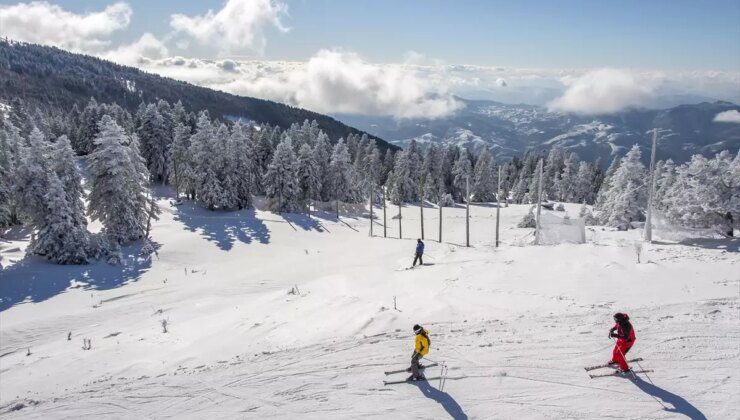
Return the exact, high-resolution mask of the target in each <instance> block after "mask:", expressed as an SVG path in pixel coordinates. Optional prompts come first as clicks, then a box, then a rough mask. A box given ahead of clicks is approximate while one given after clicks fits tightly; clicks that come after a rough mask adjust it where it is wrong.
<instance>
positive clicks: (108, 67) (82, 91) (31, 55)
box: [0, 40, 397, 151]
mask: <svg viewBox="0 0 740 420" xmlns="http://www.w3.org/2000/svg"><path fill="white" fill-rule="evenodd" d="M14 97H19V98H22V99H23V100H24V101H25V102H26V104H28V105H34V106H39V107H41V108H42V109H45V108H48V107H57V108H61V109H64V110H65V111H68V110H69V109H71V108H72V106H73V105H74V104H77V105H78V106H79V107H80V109H82V108H83V107H84V106H85V104H87V102H88V101H89V99H90V98H91V97H93V98H95V100H96V101H98V102H100V103H112V102H116V103H118V104H119V105H120V106H121V107H123V108H125V109H127V110H128V111H130V112H134V111H135V110H136V108H137V107H138V106H139V104H140V103H141V102H155V101H157V100H159V99H164V100H167V101H168V102H170V103H175V102H177V101H182V103H183V105H184V106H185V107H186V108H187V109H188V110H190V111H196V112H197V111H200V110H203V109H206V110H208V112H209V113H210V115H211V117H216V118H221V119H246V120H253V121H256V122H259V123H267V124H270V125H273V126H275V125H277V126H281V127H283V128H287V127H289V126H290V125H291V124H292V123H299V124H300V123H303V121H304V120H306V119H308V120H316V121H317V122H318V124H319V127H320V128H321V129H322V130H324V132H325V133H326V134H327V135H328V136H329V137H330V138H331V139H332V140H336V139H338V138H340V137H344V138H346V137H347V136H348V135H349V134H360V135H361V134H363V133H364V132H363V131H361V130H357V129H355V128H353V127H350V126H348V125H346V124H344V123H342V122H340V121H337V120H336V119H334V118H332V117H329V116H326V115H323V114H319V113H316V112H312V111H308V110H305V109H301V108H295V107H292V106H289V105H285V104H281V103H278V102H273V101H268V100H264V99H257V98H251V97H244V96H237V95H232V94H230V93H226V92H221V91H216V90H213V89H208V88H204V87H200V86H195V85H192V84H189V83H186V82H181V81H177V80H174V79H170V78H166V77H162V76H158V75H154V74H150V73H147V72H144V71H142V70H139V69H136V68H134V67H128V66H122V65H119V64H115V63H112V62H110V61H106V60H101V59H99V58H95V57H91V56H87V55H82V54H75V53H71V52H68V51H65V50H62V49H59V48H56V47H49V46H42V45H35V44H28V43H20V42H14V41H6V40H0V102H5V103H6V104H7V103H10V101H11V100H12V99H13V98H14ZM368 134H369V133H368ZM369 135H370V134H369ZM370 136H371V137H373V138H375V139H376V140H377V144H378V147H379V149H380V150H381V151H384V150H386V149H388V148H391V149H397V147H396V146H393V145H390V144H388V143H387V142H385V141H384V140H383V139H382V138H379V137H377V135H370Z"/></svg>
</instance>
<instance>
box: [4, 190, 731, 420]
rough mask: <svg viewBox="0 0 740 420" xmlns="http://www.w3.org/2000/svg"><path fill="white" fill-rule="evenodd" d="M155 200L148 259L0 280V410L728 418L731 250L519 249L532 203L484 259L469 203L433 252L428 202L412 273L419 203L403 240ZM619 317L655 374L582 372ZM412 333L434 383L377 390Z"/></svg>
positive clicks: (18, 273) (353, 224) (407, 216)
mask: <svg viewBox="0 0 740 420" xmlns="http://www.w3.org/2000/svg"><path fill="white" fill-rule="evenodd" d="M159 203H160V207H161V208H162V210H163V214H162V215H161V219H160V220H159V221H158V222H156V223H155V225H154V228H153V239H154V241H155V242H156V243H157V244H158V245H159V248H158V253H157V255H152V256H151V257H143V256H140V255H139V250H140V246H129V247H127V248H125V249H124V255H125V258H124V263H123V266H109V265H107V264H105V263H104V262H100V263H97V264H93V265H90V266H56V265H52V264H49V263H46V262H43V261H41V260H37V259H28V258H27V259H22V260H20V261H18V262H15V263H14V264H12V265H10V266H9V267H6V268H5V269H4V270H3V271H0V296H1V297H2V301H1V302H0V417H3V418H44V419H49V418H75V419H77V418H163V417H177V418H260V419H264V418H302V419H304V418H306V419H327V418H383V419H387V418H403V419H409V418H418V419H444V418H455V419H465V418H478V419H491V418H501V419H511V418H537V419H540V418H558V419H559V418H584V419H591V418H650V419H662V418H671V419H673V418H693V419H701V418H716V419H731V418H734V419H737V418H740V369H739V368H740V328H739V327H740V323H739V322H738V321H739V320H740V319H739V309H740V306H739V302H738V298H739V296H740V257H739V255H740V254H739V253H738V242H737V241H732V240H728V239H702V240H698V239H697V240H684V241H679V242H676V241H675V240H671V241H669V240H662V239H660V238H659V240H658V241H656V243H655V244H652V245H648V244H645V245H644V246H643V248H642V250H641V256H640V261H641V262H640V263H638V262H637V248H638V247H637V246H636V243H639V232H638V231H634V230H633V231H628V232H616V231H614V230H611V229H607V228H601V227H589V228H587V240H588V242H587V243H586V244H583V245H575V244H562V245H555V246H532V245H528V243H530V242H531V239H532V231H531V230H529V229H519V228H515V227H514V226H516V223H517V222H518V221H519V220H520V219H521V217H522V216H523V215H524V214H525V213H526V212H527V211H528V210H529V206H525V205H512V206H509V207H507V208H502V209H501V217H502V220H501V225H502V229H501V238H502V244H501V247H499V248H495V247H494V244H493V239H494V226H495V217H494V215H495V212H496V208H495V205H480V206H471V216H472V217H471V229H470V239H471V247H469V248H466V247H465V246H464V245H465V209H464V208H463V207H457V208H454V209H453V208H445V209H444V213H443V218H444V219H443V220H444V230H443V233H444V235H443V238H442V240H443V243H438V242H436V239H437V237H438V230H437V229H438V226H439V219H438V216H439V213H438V210H437V209H435V208H431V207H430V208H426V209H425V222H426V224H425V236H426V253H425V254H424V263H425V265H424V266H423V267H421V268H416V269H413V270H406V269H405V268H407V267H408V266H409V265H410V264H411V261H412V259H413V251H414V246H415V238H417V237H419V236H421V235H420V223H419V217H420V216H419V213H420V210H419V208H418V207H413V206H407V207H404V208H403V217H402V218H401V220H402V222H403V226H402V228H403V237H404V239H398V219H394V218H393V216H395V215H396V214H397V212H398V208H397V207H395V206H389V207H388V209H387V220H388V230H387V235H388V238H383V228H382V220H383V219H382V210H381V209H380V208H376V209H375V215H376V217H379V218H377V219H376V222H375V225H374V237H370V236H369V235H368V229H369V225H368V223H369V219H368V218H367V217H366V215H364V216H363V215H357V216H354V217H349V216H346V217H345V216H343V217H342V218H341V220H339V221H338V220H336V219H335V218H334V216H333V215H332V214H331V213H326V214H320V215H319V217H318V218H316V217H314V218H308V217H307V216H305V215H296V214H283V215H279V214H274V213H268V212H263V211H255V210H245V211H241V212H229V213H224V212H209V211H206V210H203V209H200V208H198V207H197V206H195V205H193V204H190V203H187V202H186V203H184V204H182V205H180V206H174V205H171V199H169V198H167V197H162V198H161V200H160V202H159ZM566 207H567V209H568V211H569V213H570V214H571V215H574V214H577V212H578V205H567V206H566ZM656 234H657V235H658V236H659V237H660V231H658V232H656ZM16 239H17V240H16V241H14V242H11V243H10V245H12V249H13V250H14V251H12V252H14V253H15V254H13V256H14V258H13V259H8V258H6V259H5V261H6V262H7V261H13V260H15V259H16V258H17V257H18V255H17V254H18V250H17V248H18V247H19V246H20V247H22V246H24V245H23V244H24V243H25V242H24V241H26V242H27V240H28V238H27V236H26V237H25V239H23V238H21V239H18V238H16ZM6 248H7V247H6ZM9 252H10V251H9ZM617 311H624V312H627V313H628V314H629V315H630V317H631V320H632V323H633V325H634V327H635V329H636V332H637V342H636V344H635V346H634V347H633V349H632V351H631V352H630V353H629V356H630V357H642V358H644V361H643V362H640V365H641V367H642V368H645V369H653V372H651V373H649V377H648V376H646V375H640V377H639V378H638V379H636V380H631V379H627V378H618V377H607V378H599V379H589V377H588V375H587V374H586V372H585V371H584V370H583V367H584V366H587V365H594V364H600V363H604V362H606V361H608V360H609V359H610V357H611V348H612V345H613V342H612V341H611V340H610V339H609V338H608V337H607V333H608V330H609V328H610V327H611V326H612V314H613V313H614V312H617ZM163 320H165V321H166V322H167V325H166V327H167V332H166V333H164V332H163V325H162V321H163ZM415 323H419V324H422V325H423V326H425V327H426V328H427V329H428V330H429V331H430V334H431V342H432V349H431V351H430V353H429V354H428V356H427V361H426V362H427V363H430V362H431V361H437V362H440V363H441V362H444V363H446V365H447V366H448V368H449V371H448V374H447V376H448V379H447V380H446V382H445V383H444V386H443V387H442V386H441V384H440V381H438V380H430V381H429V382H420V383H415V384H400V385H388V386H384V385H383V380H385V379H387V378H386V376H385V375H384V374H383V371H385V370H392V369H402V368H405V367H407V365H408V362H409V359H410V356H411V353H412V349H413V333H412V331H411V327H412V325H414V324H415ZM68 337H69V340H68ZM85 339H89V340H90V342H89V343H90V346H91V348H90V349H89V350H83V348H82V347H83V340H85ZM29 353H30V354H29ZM633 367H634V368H639V366H637V365H633ZM439 371H440V370H439V367H434V368H430V369H428V371H427V372H426V375H427V377H434V376H438V374H439ZM608 371H609V370H607V369H602V370H601V372H608ZM404 377H405V374H397V375H392V376H390V377H389V378H392V379H403V378H404Z"/></svg>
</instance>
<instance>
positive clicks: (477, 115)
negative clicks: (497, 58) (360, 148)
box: [336, 99, 740, 165]
mask: <svg viewBox="0 0 740 420" xmlns="http://www.w3.org/2000/svg"><path fill="white" fill-rule="evenodd" d="M461 101H463V102H464V103H465V108H463V109H462V110H460V111H459V112H458V113H456V114H455V115H452V116H450V117H447V118H440V119H435V120H425V119H410V120H394V119H393V118H391V117H367V116H356V115H337V116H336V117H337V118H338V119H340V120H341V121H344V122H346V123H348V124H350V125H353V126H355V127H358V128H360V129H363V130H366V131H368V132H370V133H373V134H375V135H378V136H380V137H383V138H384V139H386V140H388V141H390V142H391V143H393V144H396V145H398V146H401V147H405V146H406V145H408V143H409V142H410V141H411V140H412V139H414V140H416V141H417V142H418V143H420V144H421V145H422V146H424V145H427V144H431V143H438V144H456V145H458V146H465V147H470V148H473V149H478V148H481V147H489V148H491V149H492V150H493V151H494V152H495V154H496V157H497V159H501V160H502V159H507V158H510V157H511V156H514V155H522V154H523V153H524V152H525V151H527V150H530V149H543V150H547V149H549V148H551V147H554V146H560V147H563V148H566V149H568V150H571V151H574V152H576V153H578V155H579V156H580V157H581V159H588V160H594V159H596V158H598V157H601V158H602V164H604V165H608V163H609V161H610V160H611V159H612V158H613V156H616V155H622V154H624V153H625V152H626V151H627V150H628V149H629V148H630V147H632V145H634V144H638V145H640V147H641V148H643V151H647V150H649V148H650V145H651V141H652V134H651V130H652V129H653V128H654V127H657V128H659V129H660V140H659V144H658V152H657V156H658V159H668V158H670V159H673V160H674V161H676V162H684V161H686V160H688V159H690V157H691V155H693V154H704V155H707V156H710V155H713V154H714V153H717V152H720V151H722V150H730V151H731V152H733V153H737V151H738V149H739V148H740V124H736V123H722V122H715V121H714V117H715V116H716V115H717V114H718V113H720V112H723V111H728V110H740V106H738V105H736V104H733V103H729V102H712V103H709V102H703V103H698V104H694V105H680V106H676V107H673V108H669V109H662V110H650V109H633V110H627V111H623V112H620V113H617V114H613V115H597V116H579V115H572V114H564V113H558V112H549V111H548V110H547V109H546V108H543V107H539V106H533V105H524V104H519V105H510V104H503V103H500V102H495V101H487V100H465V99H461ZM646 156H647V153H643V157H644V158H646Z"/></svg>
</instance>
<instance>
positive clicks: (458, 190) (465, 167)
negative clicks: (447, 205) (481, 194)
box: [452, 147, 473, 201]
mask: <svg viewBox="0 0 740 420" xmlns="http://www.w3.org/2000/svg"><path fill="white" fill-rule="evenodd" d="M452 175H453V177H454V178H453V186H454V187H455V188H454V190H453V197H455V198H456V199H457V200H458V201H464V200H467V199H466V197H465V193H466V192H465V189H466V180H467V179H469V178H471V177H472V175H473V165H472V164H471V163H470V157H469V155H468V149H466V148H464V147H462V148H460V154H459V156H458V158H457V160H456V161H455V166H454V167H453V168H452ZM470 181H471V183H472V181H473V180H472V179H470ZM471 186H472V185H471Z"/></svg>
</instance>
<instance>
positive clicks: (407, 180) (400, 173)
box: [391, 150, 418, 204]
mask: <svg viewBox="0 0 740 420" xmlns="http://www.w3.org/2000/svg"><path fill="white" fill-rule="evenodd" d="M417 189H418V185H417V184H416V182H414V177H413V175H412V162H411V159H409V155H408V151H407V150H403V151H400V152H397V153H396V164H395V166H394V167H393V184H392V187H391V197H392V199H393V203H395V204H399V203H402V202H404V201H412V200H414V197H415V196H416V194H417Z"/></svg>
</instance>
